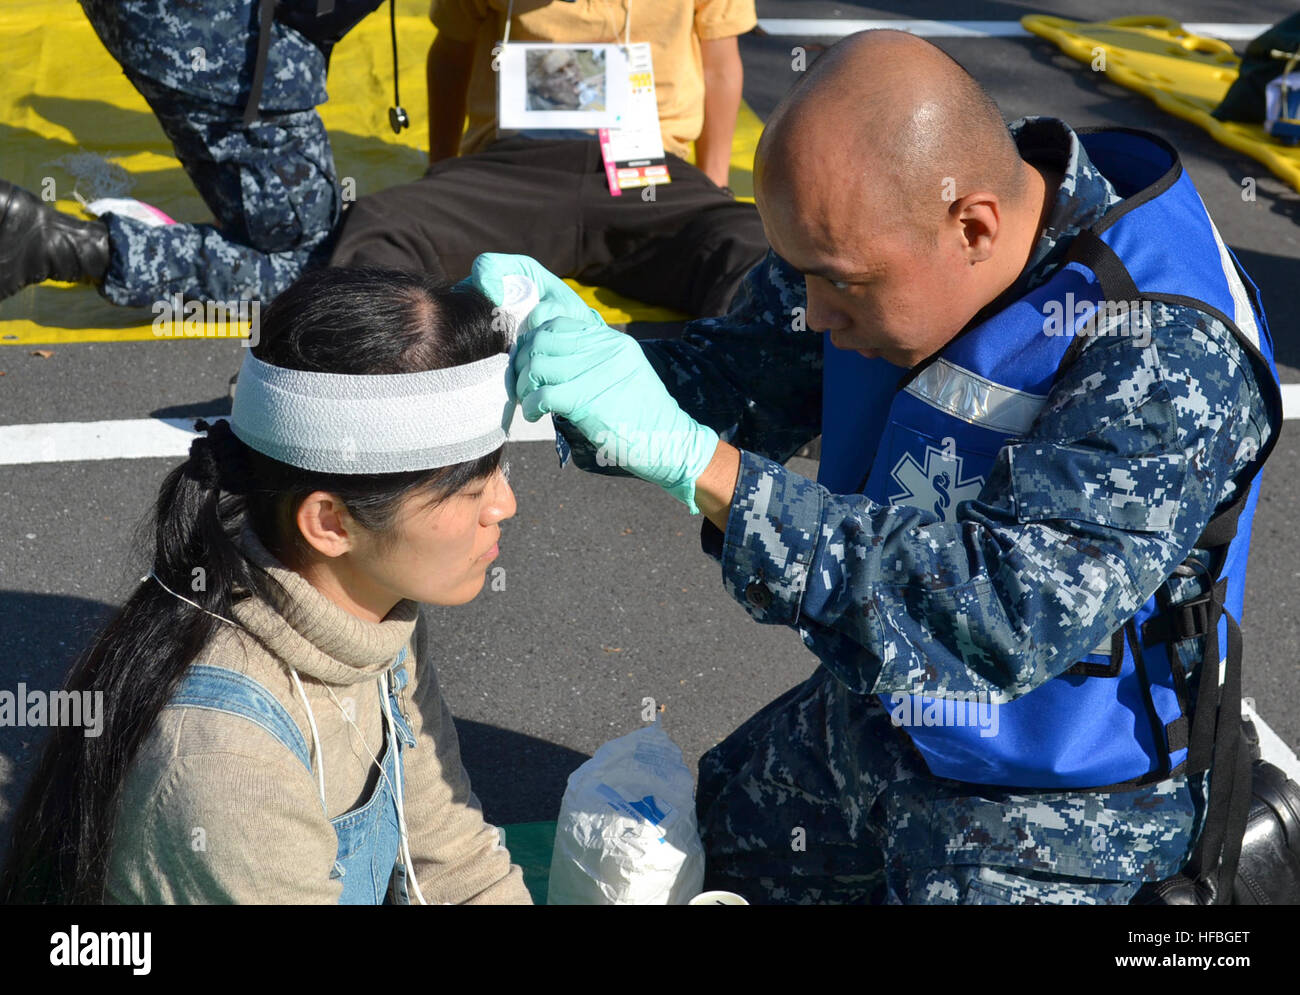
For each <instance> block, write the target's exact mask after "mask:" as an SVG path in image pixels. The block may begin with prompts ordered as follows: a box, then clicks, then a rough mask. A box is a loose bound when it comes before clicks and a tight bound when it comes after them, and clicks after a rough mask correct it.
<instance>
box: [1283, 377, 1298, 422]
mask: <svg viewBox="0 0 1300 995" xmlns="http://www.w3.org/2000/svg"><path fill="white" fill-rule="evenodd" d="M1282 417H1283V418H1300V383H1284V384H1283V385H1282Z"/></svg>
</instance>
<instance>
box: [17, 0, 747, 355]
mask: <svg viewBox="0 0 1300 995" xmlns="http://www.w3.org/2000/svg"><path fill="white" fill-rule="evenodd" d="M385 7H386V5H385ZM428 9H429V4H428V0H398V3H397V19H398V25H397V28H398V30H397V40H398V46H399V62H400V68H401V77H400V83H401V90H402V93H403V94H404V95H407V98H408V99H407V103H406V106H407V108H408V109H409V111H410V113H411V119H412V124H413V127H411V128H408V129H406V130H405V131H404V132H403V133H402V135H401V136H400V137H399V136H396V135H394V134H393V132H392V131H391V130H390V128H389V126H388V118H387V114H388V107H389V105H390V104H391V102H392V76H391V60H392V54H391V42H390V40H389V33H388V12H387V10H386V9H383V8H381V9H380V10H378V11H376V12H375V13H374V14H372V15H370V16H369V17H368V18H366V19H365V20H364V21H363V22H362V23H361V24H359V25H357V27H356V28H354V29H353V30H352V31H351V32H349V33H348V35H347V36H346V37H345V38H344V39H343V41H342V42H340V43H339V45H338V46H337V47H336V48H335V49H334V53H333V55H332V57H331V59H330V81H331V83H334V84H335V85H333V86H332V87H331V96H330V100H329V102H328V103H326V104H325V105H324V106H322V107H321V108H320V113H321V117H322V118H323V119H324V122H325V126H326V128H327V129H328V130H329V135H330V141H331V143H332V145H333V148H334V159H335V164H336V165H337V167H338V175H339V176H340V177H341V178H348V177H350V178H351V179H352V180H353V182H354V187H355V190H356V192H357V195H358V196H360V195H364V194H365V193H366V192H368V191H376V190H380V189H383V188H384V187H388V186H393V185H395V184H398V183H408V182H410V181H411V180H413V179H416V178H418V177H419V176H421V175H422V174H423V172H424V170H425V168H426V167H427V162H426V160H425V153H424V151H423V143H424V142H425V141H426V140H427V138H426V136H427V130H426V127H425V122H426V121H427V117H426V115H425V98H424V96H423V95H424V94H425V92H426V83H425V57H426V55H427V53H428V50H429V45H430V43H431V42H432V41H433V36H434V28H433V25H432V24H431V23H430V22H429V17H428ZM0 38H3V39H4V43H3V44H0V79H2V80H4V86H3V87H2V88H0V176H3V177H4V178H5V179H8V180H11V181H12V182H14V183H17V184H18V185H19V186H22V187H25V188H26V189H28V190H31V191H33V192H34V193H38V194H41V195H44V196H45V197H46V199H47V200H50V201H51V202H52V203H53V205H54V206H55V207H57V208H58V209H59V210H62V211H68V212H73V213H77V214H78V216H85V215H84V214H82V213H81V205H80V203H79V202H78V201H77V199H76V196H75V194H74V190H75V191H76V192H77V193H80V194H82V195H83V196H84V195H86V194H87V193H90V192H92V191H96V190H97V191H99V192H100V193H101V194H102V193H103V191H104V190H105V189H108V190H109V191H111V192H112V195H114V196H129V197H134V198H137V199H139V200H142V201H145V202H146V203H149V204H152V205H154V206H155V207H157V208H159V209H160V210H162V211H163V212H165V213H166V214H169V215H170V216H171V217H173V218H175V219H176V220H178V221H188V222H203V221H209V222H210V221H211V214H210V212H209V211H208V209H207V206H206V205H205V204H204V203H203V200H202V198H200V197H199V195H198V193H197V192H196V191H195V190H194V187H193V185H192V184H191V183H190V180H189V177H187V176H186V175H185V172H184V170H183V169H181V166H180V163H179V162H178V161H177V159H176V157H175V156H174V155H173V153H172V148H171V143H170V142H168V141H167V139H166V137H164V135H163V133H162V129H161V128H159V126H158V123H157V122H156V121H155V120H154V116H153V114H152V112H151V111H150V110H149V106H148V105H147V104H146V103H145V101H144V98H143V97H141V96H140V94H139V93H137V92H136V90H135V88H134V87H133V86H132V85H131V84H130V82H129V81H128V80H127V79H126V77H125V76H124V75H123V74H122V70H121V68H120V67H119V66H118V64H117V63H116V62H115V61H114V60H113V58H112V56H110V55H109V54H108V52H107V51H105V49H104V46H103V45H102V44H101V43H100V41H99V38H98V37H96V35H95V32H94V30H93V29H92V28H91V26H90V23H89V22H88V21H87V20H86V17H85V14H83V13H82V10H81V8H80V6H78V4H77V3H76V0H5V3H4V4H2V5H0ZM340 80H346V81H347V85H346V86H345V85H341V84H339V83H338V81H340ZM762 128H763V126H762V122H760V121H759V120H758V118H757V117H756V116H755V114H754V112H753V111H752V110H750V109H749V107H747V106H744V105H742V106H741V111H740V118H739V120H738V122H737V126H736V136H735V141H734V142H733V145H732V155H731V167H732V171H731V187H732V189H733V190H735V192H736V195H737V197H738V198H739V199H741V200H749V201H752V200H753V182H752V178H751V175H750V170H751V167H752V164H753V160H754V148H755V146H756V145H757V143H758V136H759V133H760V132H761V131H762ZM627 195H628V194H624V196H627ZM633 195H635V194H633ZM570 283H571V285H572V286H573V287H574V288H575V289H576V290H577V291H578V292H579V293H580V294H581V295H582V296H583V298H584V299H585V300H586V301H587V303H588V304H590V305H591V306H592V307H594V308H596V309H597V310H598V311H600V313H601V314H602V315H604V317H605V319H606V320H607V321H609V322H610V323H611V324H618V323H622V322H627V321H673V320H677V319H680V318H683V317H685V316H684V315H681V314H679V313H678V312H675V311H672V310H669V309H666V308H662V307H652V306H649V305H646V304H642V303H640V302H638V301H634V300H631V299H629V298H626V297H622V296H620V295H619V294H616V293H614V292H613V291H611V290H606V289H603V288H596V287H586V286H582V285H580V284H577V283H573V282H572V281H570ZM153 320H154V313H153V311H152V310H150V309H147V308H121V307H117V306H115V305H112V304H109V303H108V302H106V301H105V300H104V299H103V298H101V297H100V296H99V294H98V292H97V291H96V290H95V289H94V288H93V287H89V286H84V285H83V286H76V285H72V284H62V283H53V282H49V283H44V284H41V285H39V286H33V287H27V288H26V289H24V290H22V291H20V292H19V293H17V294H15V295H14V296H13V297H10V298H9V299H7V300H5V301H0V345H19V346H28V345H37V344H41V345H48V344H61V343H69V342H103V341H124V340H132V339H137V340H154V341H167V342H176V341H185V339H183V338H165V339H160V338H158V337H157V336H155V335H154V332H153ZM223 324H224V323H223ZM204 328H205V331H209V332H210V333H212V334H214V335H215V334H217V333H218V332H221V333H225V329H224V327H222V328H221V329H213V328H211V327H210V326H207V325H205V326H204Z"/></svg>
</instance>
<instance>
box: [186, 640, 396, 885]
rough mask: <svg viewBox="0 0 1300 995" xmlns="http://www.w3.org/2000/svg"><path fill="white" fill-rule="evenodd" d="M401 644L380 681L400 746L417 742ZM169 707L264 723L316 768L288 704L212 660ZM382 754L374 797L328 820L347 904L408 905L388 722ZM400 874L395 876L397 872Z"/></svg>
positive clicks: (196, 670) (192, 672)
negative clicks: (409, 717)
mask: <svg viewBox="0 0 1300 995" xmlns="http://www.w3.org/2000/svg"><path fill="white" fill-rule="evenodd" d="M405 658H406V650H405V649H403V650H402V652H401V653H400V654H399V655H398V657H397V659H396V660H395V661H394V662H393V666H392V668H390V669H389V671H388V673H386V674H385V675H384V676H383V677H381V678H380V681H381V683H382V685H383V686H384V689H385V693H387V694H388V695H389V705H390V706H391V708H392V712H393V724H394V726H395V727H396V731H397V747H398V750H399V751H400V750H401V749H402V748H403V747H413V746H414V745H415V737H414V735H413V734H412V732H411V729H410V726H409V725H407V723H406V721H405V719H404V718H403V716H402V714H401V710H400V707H399V703H398V700H397V694H398V693H399V692H400V691H401V689H402V688H403V687H405V686H406V682H407V674H406V669H405V667H403V666H402V662H403V661H404V660H405ZM166 707H167V708H203V709H208V710H211V711H218V712H226V713H228V714H231V715H238V716H241V717H243V718H246V719H248V720H249V721H250V722H253V723H255V724H256V725H258V726H261V727H262V728H263V729H265V730H266V731H267V732H268V733H270V734H271V735H272V736H273V737H275V739H277V740H278V741H279V742H280V743H282V744H283V745H284V746H286V747H287V748H288V749H289V750H290V751H291V752H292V753H293V754H294V756H296V757H297V758H298V759H299V760H300V761H301V762H302V764H303V766H304V767H305V768H306V769H307V771H308V773H310V772H311V769H312V766H311V751H310V749H309V747H308V745H307V742H306V741H305V740H304V738H303V735H302V733H301V732H300V731H299V729H298V726H297V724H296V723H295V722H294V721H293V719H292V718H291V717H290V715H289V713H288V711H287V710H286V709H285V707H284V706H283V705H282V704H280V702H279V701H278V700H277V699H276V698H275V696H274V695H272V694H271V692H270V691H268V690H267V689H266V688H265V687H264V686H262V685H261V684H259V683H258V682H257V681H255V680H253V679H252V678H250V677H247V676H245V675H244V674H240V673H237V672H236V671H233V670H229V669H227V668H225V667H215V666H211V665H207V664H198V665H195V666H192V667H191V668H190V669H189V671H188V672H187V674H186V676H185V678H184V679H183V680H182V681H181V684H180V686H179V687H178V689H177V691H176V694H175V695H173V697H172V699H171V701H169V702H168V704H167V705H166ZM383 728H384V751H383V755H382V757H381V760H380V763H381V767H382V769H383V772H384V775H385V776H381V777H380V778H379V779H378V781H377V782H376V784H375V788H374V790H373V791H372V792H371V794H370V796H369V797H368V798H367V799H366V800H365V801H364V802H363V803H362V804H361V805H359V806H357V807H356V808H354V809H351V810H350V811H348V812H345V813H343V814H342V815H339V816H336V817H335V818H333V819H331V820H330V825H331V826H332V827H333V829H334V834H335V836H336V837H337V838H338V844H339V846H338V851H337V854H336V857H335V861H334V868H333V870H332V871H331V873H330V877H331V878H334V879H342V882H343V887H342V891H341V893H340V895H339V904H341V905H377V904H380V903H383V902H384V901H385V900H386V896H388V895H389V889H390V885H393V886H394V887H393V892H392V898H391V900H392V901H394V902H396V903H398V904H408V903H409V899H408V896H407V890H406V876H405V873H404V868H402V867H400V861H399V860H398V855H399V851H400V848H401V830H400V827H399V824H398V819H397V799H396V797H395V795H394V793H393V790H392V784H394V783H395V781H396V778H397V776H398V762H397V757H396V756H395V753H394V750H393V744H392V743H390V742H389V739H390V737H389V736H388V730H387V724H386V723H385V724H384V726H383ZM395 871H396V873H395Z"/></svg>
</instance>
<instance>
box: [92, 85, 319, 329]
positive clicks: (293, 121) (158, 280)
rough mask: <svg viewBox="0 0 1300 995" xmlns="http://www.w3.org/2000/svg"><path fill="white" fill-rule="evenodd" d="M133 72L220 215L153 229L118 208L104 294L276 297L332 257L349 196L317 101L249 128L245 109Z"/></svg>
mask: <svg viewBox="0 0 1300 995" xmlns="http://www.w3.org/2000/svg"><path fill="white" fill-rule="evenodd" d="M128 76H129V77H130V78H131V81H132V82H133V83H134V84H135V86H136V88H137V89H138V90H139V91H140V92H141V93H142V94H143V95H144V97H145V99H146V100H147V101H148V102H149V105H150V107H152V108H153V111H154V113H155V114H156V115H157V117H158V121H159V123H160V124H161V125H162V128H163V131H165V132H166V133H167V137H168V138H170V139H171V141H172V144H173V146H174V147H175V149H176V155H177V157H178V158H179V159H180V161H181V164H182V165H183V166H184V167H185V171H186V173H188V174H189V176H190V179H191V180H193V182H194V185H195V187H197V188H198V191H199V193H200V194H201V195H202V196H203V199H204V201H205V202H206V203H207V205H208V207H209V208H211V210H212V213H213V215H214V217H215V218H216V222H217V223H216V225H215V226H214V225H207V224H197V225H195V224H176V225H166V226H163V227H156V228H151V227H149V226H148V225H145V224H143V223H141V222H138V221H133V220H131V219H129V218H122V217H118V216H116V215H109V216H108V218H107V219H106V220H107V222H108V230H109V245H110V259H109V266H108V272H107V274H106V276H105V278H104V283H103V287H102V293H103V294H104V296H105V297H107V298H108V299H109V300H111V301H113V302H114V303H115V304H126V305H135V306H145V305H148V304H150V303H151V302H153V301H155V300H158V299H160V298H164V297H167V296H169V295H170V294H172V293H175V292H179V293H183V294H185V295H186V296H189V297H194V298H200V299H212V300H234V299H247V300H262V301H269V300H270V299H271V298H273V297H274V296H275V295H276V294H278V293H279V292H280V291H281V290H283V289H284V288H285V287H287V286H288V285H289V284H290V283H292V282H293V281H294V279H296V278H297V276H298V275H299V274H300V273H301V272H302V271H303V269H305V268H306V266H307V265H308V264H315V263H317V262H321V263H323V262H324V261H325V259H327V258H328V256H329V252H330V249H331V247H332V243H333V238H334V235H335V233H336V228H337V226H338V222H339V220H340V212H341V204H342V198H341V194H340V189H339V183H338V178H337V176H336V175H335V170H334V156H333V153H332V152H331V150H330V143H329V137H328V136H327V135H326V134H325V127H324V125H323V124H322V123H321V119H320V115H319V114H317V113H316V111H315V109H310V110H303V111H294V112H289V113H276V114H271V113H266V112H264V113H263V115H262V116H261V118H259V119H258V120H256V121H254V122H253V124H252V125H249V126H246V125H244V123H243V120H242V114H243V110H242V108H239V107H233V106H225V105H221V104H211V103H207V102H204V101H202V100H197V99H195V98H193V97H191V96H189V95H187V94H184V93H181V92H180V91H177V90H172V89H169V88H167V87H163V86H160V85H159V84H157V83H154V82H152V81H150V80H148V79H146V78H144V77H142V76H138V75H136V74H132V73H128Z"/></svg>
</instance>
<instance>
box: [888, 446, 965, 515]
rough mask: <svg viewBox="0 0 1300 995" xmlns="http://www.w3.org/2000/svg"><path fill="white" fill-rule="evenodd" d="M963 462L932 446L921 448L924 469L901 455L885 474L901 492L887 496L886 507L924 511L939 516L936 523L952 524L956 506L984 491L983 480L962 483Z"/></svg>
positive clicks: (906, 454) (952, 453)
mask: <svg viewBox="0 0 1300 995" xmlns="http://www.w3.org/2000/svg"><path fill="white" fill-rule="evenodd" d="M945 441H947V440H945ZM963 462H964V458H963V457H961V456H958V455H957V454H956V453H955V452H952V451H951V450H945V449H937V448H935V447H934V446H926V447H925V466H924V467H922V466H921V464H920V463H918V462H917V461H916V459H915V458H914V457H913V456H912V454H911V453H904V454H903V458H902V459H900V460H899V461H898V462H897V463H895V464H894V468H893V469H892V470H890V471H889V475H890V476H891V477H892V478H893V479H894V482H895V483H896V484H898V486H899V487H901V488H903V489H902V491H900V492H899V493H897V494H891V495H890V496H889V503H890V504H891V505H893V504H908V505H911V506H913V507H914V508H925V509H926V510H927V511H933V512H934V513H935V514H936V515H937V516H939V520H940V521H944V522H951V521H955V520H956V510H957V505H958V504H959V503H960V502H962V501H970V500H974V499H975V498H977V497H978V496H979V492H980V491H981V490H982V489H983V487H984V478H983V477H974V478H971V479H969V480H967V479H963V477H962V464H963Z"/></svg>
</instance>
